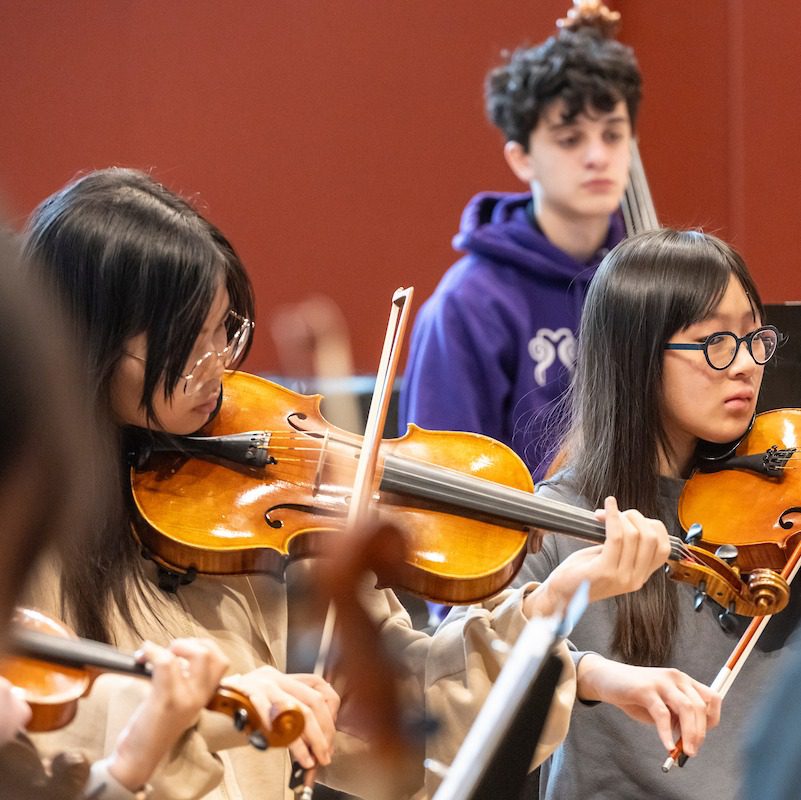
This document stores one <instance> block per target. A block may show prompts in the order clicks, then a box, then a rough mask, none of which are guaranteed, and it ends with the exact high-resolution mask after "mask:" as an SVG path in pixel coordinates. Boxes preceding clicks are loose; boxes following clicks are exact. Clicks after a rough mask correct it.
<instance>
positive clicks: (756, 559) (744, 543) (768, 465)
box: [679, 408, 801, 573]
mask: <svg viewBox="0 0 801 800" xmlns="http://www.w3.org/2000/svg"><path fill="white" fill-rule="evenodd" d="M800 446H801V409H797V408H784V409H779V410H776V411H767V412H765V413H762V414H758V415H757V416H756V418H755V420H754V424H753V426H752V427H751V430H750V431H749V433H748V435H747V436H746V437H745V438H744V439H743V440H742V441H741V442H740V443H739V444H738V446H737V449H736V450H735V452H734V454H733V456H732V457H731V458H727V459H723V460H722V461H721V462H720V463H719V464H717V465H714V466H712V469H714V470H715V471H708V470H707V469H701V470H699V471H698V472H696V473H695V474H694V475H693V476H692V477H691V478H690V479H689V480H688V481H687V484H686V486H685V488H684V491H683V492H682V495H681V499H680V501H679V520H680V522H681V524H682V526H686V525H687V524H688V523H689V522H690V521H700V522H701V523H702V524H703V535H702V538H701V539H700V541H698V542H697V545H698V546H699V547H703V548H705V549H707V550H708V551H710V552H714V551H715V550H716V549H717V548H718V547H720V546H721V545H733V546H734V547H736V548H737V556H736V560H735V562H734V563H735V564H736V566H737V567H738V569H739V570H740V571H741V572H744V573H745V572H751V571H752V570H754V569H759V568H769V569H772V570H777V571H780V570H781V569H782V568H783V567H784V565H785V564H786V563H787V560H788V558H789V556H790V555H791V554H792V552H793V551H794V550H795V548H796V547H797V546H798V545H799V543H801V471H799V469H798V466H799V464H801V462H800V461H799V456H798V454H797V450H798V448H799V447H800Z"/></svg>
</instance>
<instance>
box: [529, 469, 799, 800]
mask: <svg viewBox="0 0 801 800" xmlns="http://www.w3.org/2000/svg"><path fill="white" fill-rule="evenodd" d="M682 486H683V481H678V480H668V479H664V480H663V485H662V505H663V513H662V514H661V516H662V519H663V522H665V525H666V526H667V528H668V531H669V532H671V533H676V534H677V533H679V526H678V522H677V516H676V509H677V503H678V497H679V494H680V493H681V489H682ZM538 494H539V495H541V496H543V497H549V498H552V499H555V500H561V501H563V502H567V503H570V504H572V505H576V506H580V507H582V508H589V505H588V503H587V502H586V501H584V500H583V499H582V498H579V497H577V496H576V494H575V493H574V492H573V491H572V490H571V489H570V487H569V486H568V485H567V483H566V481H565V479H564V476H562V477H560V476H557V477H556V478H555V479H554V480H552V481H548V482H546V483H543V484H540V486H539V488H538ZM733 524H736V522H735V521H733ZM585 546H586V545H585V544H584V543H582V542H580V541H578V540H577V539H572V538H570V537H568V536H563V535H558V534H557V535H548V536H546V537H545V541H544V543H543V547H542V550H541V551H540V552H539V553H537V554H536V555H530V556H528V557H527V558H526V561H525V563H524V565H523V568H522V570H521V572H520V573H519V575H518V577H517V579H516V580H517V581H518V582H521V583H523V582H527V581H542V580H543V579H544V578H546V577H547V576H548V574H549V572H550V571H551V570H552V569H553V568H554V567H555V566H556V565H557V564H559V563H560V562H561V561H563V560H564V559H565V558H566V557H567V556H569V555H570V554H571V553H573V552H574V551H576V550H578V549H580V548H582V547H585ZM677 589H678V596H679V607H680V619H679V627H678V631H677V635H676V638H675V641H674V646H673V651H672V654H671V656H670V659H669V660H668V662H667V663H666V664H665V665H664V666H666V667H675V668H676V669H679V670H682V671H683V672H686V673H687V674H689V675H690V676H692V677H693V678H695V679H696V680H698V681H701V682H703V683H706V684H710V683H711V682H712V680H713V679H714V678H715V675H716V674H717V672H718V671H719V669H720V668H721V667H722V666H723V664H724V663H725V661H726V659H727V658H728V657H729V655H730V654H731V651H732V650H733V648H734V646H735V645H736V643H737V641H738V639H739V637H740V635H741V633H742V631H743V630H744V629H745V627H746V625H747V622H748V620H744V619H740V618H738V626H737V630H736V631H735V632H734V633H731V634H727V633H725V632H724V631H723V630H722V629H721V627H720V625H719V623H718V620H717V614H718V613H719V612H720V611H721V609H720V607H719V606H717V605H716V604H715V603H713V602H710V601H707V602H706V603H705V604H704V606H703V608H702V609H701V611H700V612H698V613H695V612H694V611H693V605H692V601H693V591H694V590H693V589H692V587H690V586H687V585H685V584H681V583H679V584H677ZM798 594H799V595H801V593H798ZM793 597H794V598H795V599H793ZM615 608H616V605H615V601H614V599H612V600H605V601H601V602H597V603H593V604H591V605H590V606H589V608H588V609H587V611H586V613H585V614H584V617H583V618H582V619H581V620H580V621H579V623H578V625H577V626H576V628H575V629H574V630H573V632H572V633H571V634H570V642H571V645H572V647H574V648H575V649H576V651H577V652H576V655H575V658H576V661H578V660H580V658H581V656H582V653H584V652H588V651H592V652H596V653H600V654H601V655H603V656H606V657H608V658H616V656H615V654H614V653H613V652H612V651H611V641H612V635H613V631H614V620H615ZM799 617H801V603H799V600H798V596H795V595H791V601H790V605H789V606H788V608H787V609H785V611H783V612H782V613H781V614H779V615H777V616H776V618H775V619H774V620H772V621H771V623H770V624H769V625H768V628H767V629H766V630H765V632H764V633H763V635H762V638H761V639H760V642H759V644H758V645H757V648H756V649H755V650H754V652H753V653H752V654H751V656H750V657H749V659H748V661H747V662H746V665H745V667H744V668H743V670H742V672H741V673H740V674H739V676H738V677H737V679H736V681H735V682H734V685H733V686H732V688H731V689H730V690H729V692H728V694H727V696H726V699H725V700H724V701H723V711H722V715H721V722H720V725H719V726H718V727H717V728H716V729H715V730H713V731H711V732H710V733H709V735H708V736H707V739H706V741H705V742H704V744H703V746H702V748H701V751H700V752H699V754H698V756H697V757H696V758H693V759H690V760H689V761H688V762H687V764H686V766H685V767H684V768H683V769H678V768H676V767H674V768H673V769H672V770H671V771H670V772H669V773H667V774H665V773H663V772H662V771H661V768H660V767H661V764H662V762H663V761H664V760H665V757H666V753H665V750H664V747H663V746H662V744H661V742H660V740H659V737H658V736H657V733H656V728H654V727H652V726H648V725H644V724H642V723H639V722H636V721H634V720H632V719H630V718H629V717H628V716H626V715H625V714H624V713H623V712H622V711H620V710H619V709H618V708H616V707H614V706H611V705H607V704H604V703H599V704H585V703H581V702H578V701H577V702H576V705H575V707H574V709H573V716H572V720H571V723H570V730H569V731H568V735H567V738H566V739H565V741H564V743H563V744H562V746H561V747H560V748H559V750H557V751H556V753H554V755H553V756H552V757H551V759H550V760H549V761H548V762H546V764H545V765H543V767H542V770H541V780H540V797H541V798H543V799H544V800H589V799H590V798H592V800H629V799H630V800H642V799H643V798H660V800H662V799H664V800H690V799H691V798H703V799H704V800H717V798H720V800H730V798H735V797H738V796H740V791H739V786H740V782H741V776H740V771H739V769H740V766H741V764H742V755H741V748H742V741H743V738H744V737H745V734H746V731H747V730H748V727H749V725H750V724H751V723H752V721H753V718H754V716H755V712H756V711H757V710H758V703H759V701H760V697H764V694H765V692H766V691H767V690H768V689H769V687H770V685H771V681H772V680H773V678H774V676H775V674H776V669H775V667H776V665H775V662H776V661H777V659H779V657H780V648H781V647H782V646H783V644H784V643H785V641H786V640H787V639H788V637H789V638H792V637H793V636H794V635H795V634H794V629H795V626H796V623H797V621H798V619H799ZM530 797H536V794H535V793H532V794H530ZM799 797H801V789H800V790H799Z"/></svg>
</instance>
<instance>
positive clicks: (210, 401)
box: [193, 391, 220, 414]
mask: <svg viewBox="0 0 801 800" xmlns="http://www.w3.org/2000/svg"><path fill="white" fill-rule="evenodd" d="M219 396H220V393H219V391H217V392H215V393H214V394H213V395H210V396H209V397H208V398H207V399H206V400H205V401H204V402H202V403H198V405H196V406H195V407H194V409H193V410H194V411H197V412H198V413H203V414H211V412H212V411H214V409H215V408H217V400H218V399H219Z"/></svg>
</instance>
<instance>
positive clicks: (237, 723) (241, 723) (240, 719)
mask: <svg viewBox="0 0 801 800" xmlns="http://www.w3.org/2000/svg"><path fill="white" fill-rule="evenodd" d="M248 721H249V720H248V712H247V711H245V709H244V708H238V709H237V710H236V712H235V713H234V727H235V728H236V729H237V730H238V731H243V730H245V726H246V725H247V724H248Z"/></svg>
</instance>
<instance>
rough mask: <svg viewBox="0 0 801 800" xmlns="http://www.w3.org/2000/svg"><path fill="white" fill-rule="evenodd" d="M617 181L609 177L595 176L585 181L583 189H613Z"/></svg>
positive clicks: (598, 190)
mask: <svg viewBox="0 0 801 800" xmlns="http://www.w3.org/2000/svg"><path fill="white" fill-rule="evenodd" d="M614 185H615V182H614V181H612V180H609V179H608V178H593V179H592V180H589V181H584V182H583V183H582V184H581V186H582V188H583V189H589V190H590V191H593V192H604V191H608V190H609V189H612V188H613V187H614Z"/></svg>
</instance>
